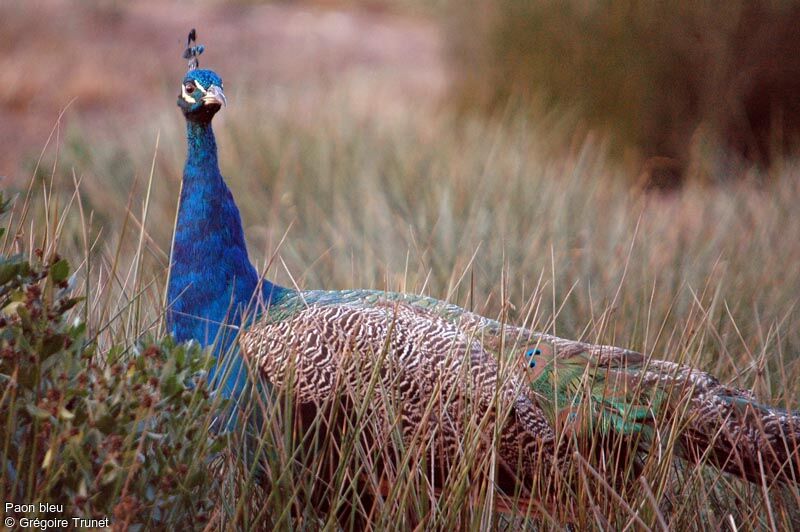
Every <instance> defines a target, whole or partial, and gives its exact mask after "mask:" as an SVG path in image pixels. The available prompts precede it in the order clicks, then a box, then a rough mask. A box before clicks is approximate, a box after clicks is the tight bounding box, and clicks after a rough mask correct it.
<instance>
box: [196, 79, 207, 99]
mask: <svg viewBox="0 0 800 532" xmlns="http://www.w3.org/2000/svg"><path fill="white" fill-rule="evenodd" d="M194 84H195V86H196V87H197V88H198V89H200V92H202V93H203V95H205V94H206V92H208V91H207V90H205V89H204V88H203V86H202V85H200V82H199V81H197V80H194Z"/></svg>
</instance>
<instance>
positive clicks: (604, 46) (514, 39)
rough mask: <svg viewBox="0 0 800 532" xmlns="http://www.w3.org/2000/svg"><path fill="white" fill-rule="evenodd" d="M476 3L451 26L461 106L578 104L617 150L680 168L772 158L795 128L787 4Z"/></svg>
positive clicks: (792, 8)
mask: <svg viewBox="0 0 800 532" xmlns="http://www.w3.org/2000/svg"><path fill="white" fill-rule="evenodd" d="M474 4H475V5H474V6H473V8H472V9H464V8H463V4H458V6H457V7H454V10H453V16H452V17H449V19H448V20H449V21H450V23H449V29H450V31H449V36H450V38H449V42H450V50H451V56H452V58H453V60H454V62H455V68H454V71H455V74H456V82H455V92H456V96H457V99H458V100H459V101H460V102H461V103H462V104H466V105H470V106H472V105H478V106H481V107H484V108H489V109H496V108H498V107H500V108H505V106H506V105H507V104H508V102H509V100H511V101H516V102H528V103H530V102H532V101H536V102H539V103H542V102H543V103H544V105H545V106H546V107H548V108H553V107H555V108H559V109H572V108H577V109H578V110H579V115H580V116H581V118H582V119H584V120H585V121H586V123H588V124H589V125H590V126H592V127H600V128H604V129H606V130H607V131H610V132H611V133H612V134H613V135H614V136H615V137H616V138H617V140H618V141H621V145H624V146H633V147H635V148H636V150H637V151H638V152H639V153H640V154H641V155H642V156H645V157H652V156H662V157H669V158H673V159H675V160H676V161H677V162H678V163H679V164H680V166H682V167H685V166H686V165H687V164H688V162H689V159H691V158H692V156H693V155H698V154H697V153H696V152H697V151H701V152H702V150H703V149H705V148H707V147H708V146H714V147H715V149H714V151H715V152H723V153H725V152H727V151H728V150H730V149H732V152H733V153H738V154H740V155H742V156H744V157H746V158H748V159H750V160H757V161H768V160H769V159H770V157H771V156H773V155H775V153H774V152H775V150H783V149H785V148H788V147H790V145H791V144H792V141H793V140H794V137H795V136H796V135H797V133H798V132H800V103H799V102H798V99H797V97H796V95H797V93H798V89H800V54H797V45H798V44H799V43H800V39H799V38H798V37H797V35H798V34H797V32H796V31H795V28H796V27H797V25H798V24H800V6H798V5H797V4H796V3H794V2H782V1H777V2H775V1H768V0H734V1H733V2H727V3H725V4H724V6H721V5H719V4H717V3H714V2H687V1H683V2H637V1H634V0H625V1H622V2H584V1H580V0H570V1H568V2H554V1H551V0H499V1H488V0H475V2H474ZM699 155H702V153H701V154H699ZM713 177H719V176H713Z"/></svg>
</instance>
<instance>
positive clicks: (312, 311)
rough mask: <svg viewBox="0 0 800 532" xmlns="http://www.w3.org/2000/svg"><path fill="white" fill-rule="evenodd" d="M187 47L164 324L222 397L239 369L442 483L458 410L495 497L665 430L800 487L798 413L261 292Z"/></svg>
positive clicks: (212, 91) (374, 295) (382, 302)
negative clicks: (425, 456) (208, 355)
mask: <svg viewBox="0 0 800 532" xmlns="http://www.w3.org/2000/svg"><path fill="white" fill-rule="evenodd" d="M194 41H195V33H194V30H192V32H191V33H190V36H189V48H188V49H187V51H186V54H185V57H187V58H189V59H190V68H189V71H188V72H187V74H186V76H185V77H184V78H183V81H182V83H181V87H180V94H179V96H178V100H177V103H178V106H179V107H180V109H181V111H182V112H183V115H184V117H185V119H186V128H187V140H188V155H187V159H186V165H185V168H184V172H183V183H182V189H181V194H180V203H179V209H178V216H177V222H176V228H175V235H174V242H173V249H172V255H171V273H170V278H169V283H168V310H167V321H168V324H169V328H170V331H171V332H172V334H173V335H174V336H175V337H176V338H177V339H178V340H189V339H192V340H195V341H198V342H200V343H202V344H203V345H213V346H214V353H215V356H217V358H218V360H221V359H222V358H223V357H222V354H223V353H225V352H228V351H234V352H235V354H234V355H233V356H232V357H229V359H230V360H232V363H231V366H230V367H224V368H223V367H222V366H221V364H217V367H215V368H214V369H213V370H212V372H211V376H210V381H211V382H212V384H213V385H214V386H215V387H216V388H217V389H218V390H220V393H222V394H223V395H224V396H225V397H233V398H236V397H237V394H240V393H241V390H242V388H243V386H244V385H245V384H246V383H247V380H248V376H247V373H246V371H244V367H245V364H244V361H248V362H249V363H250V364H251V365H252V366H253V367H255V368H257V369H258V372H259V373H260V375H261V377H263V378H265V379H266V381H268V382H269V383H270V384H271V385H272V386H273V387H275V388H277V389H291V390H292V394H293V395H294V397H295V398H296V402H297V404H299V405H304V406H307V407H310V408H312V409H320V408H324V407H325V405H329V404H331V402H335V401H336V400H337V398H346V400H347V401H349V403H348V404H349V405H351V407H353V408H356V409H361V411H366V412H368V413H369V415H370V416H371V418H370V419H372V420H373V421H374V422H373V423H372V429H371V431H370V435H369V437H370V438H371V439H372V443H373V444H374V445H377V446H387V447H390V446H392V445H395V446H398V445H403V444H409V443H410V442H412V441H416V442H419V441H424V442H427V443H426V444H425V445H427V448H430V449H431V455H430V456H431V458H430V460H431V461H432V462H435V463H436V470H437V471H438V472H439V474H441V475H446V474H447V472H448V467H449V465H450V464H452V463H454V460H455V457H457V455H458V453H459V452H460V451H459V449H460V448H461V446H462V444H463V442H464V440H465V438H467V437H472V432H470V430H471V429H470V428H469V427H468V424H469V421H468V420H467V419H465V416H464V412H466V411H470V412H473V413H476V414H477V416H478V418H479V419H480V420H481V423H480V424H479V426H480V430H481V431H482V434H480V435H479V436H480V437H479V440H481V441H483V442H484V443H481V444H480V445H483V446H485V448H486V451H487V453H489V454H490V455H491V456H494V457H496V460H497V463H498V468H497V469H498V477H501V478H502V479H504V481H503V482H500V484H501V485H505V486H507V487H509V488H508V489H516V488H514V486H519V485H525V484H526V482H527V483H528V485H530V484H531V480H530V479H535V478H539V479H541V478H542V477H543V474H542V473H541V472H542V471H543V470H544V469H543V467H545V466H546V465H548V464H549V466H550V467H561V466H563V465H564V464H565V462H568V461H570V460H573V459H575V457H574V453H573V452H572V451H570V449H576V448H582V447H581V445H582V444H584V447H586V445H585V444H587V442H588V446H589V447H592V442H593V441H595V440H597V439H598V438H600V439H601V440H604V441H607V442H616V443H615V445H617V444H619V442H626V444H625V447H626V448H628V449H631V450H632V455H633V456H635V455H637V454H639V455H640V454H641V453H648V452H661V451H662V450H663V446H664V444H665V442H663V441H662V438H663V434H664V433H665V432H667V431H665V430H663V429H664V428H665V427H670V429H671V430H670V431H669V433H670V434H672V435H677V441H675V442H674V443H675V446H674V449H675V453H676V454H677V455H678V456H679V457H680V458H682V459H683V460H684V461H685V462H687V463H690V464H691V463H698V462H701V461H702V462H703V463H710V464H713V465H715V466H716V467H718V468H719V469H721V470H723V471H725V472H728V473H731V474H733V475H737V476H739V477H742V478H744V479H748V480H750V481H753V482H762V481H763V479H769V480H772V479H777V480H780V481H784V482H798V483H800V413H793V412H789V411H785V410H782V409H780V408H774V407H770V406H767V405H763V404H760V403H758V402H757V401H756V400H755V398H754V396H753V394H752V393H750V392H749V391H745V390H739V389H735V388H732V387H729V386H726V385H723V384H722V383H720V381H719V380H718V379H716V378H715V377H713V376H712V375H710V374H708V373H705V372H703V371H700V370H698V369H695V368H692V367H688V366H686V365H681V364H677V363H673V362H667V361H659V360H652V359H649V358H648V357H645V356H643V355H642V354H640V353H637V352H634V351H631V350H627V349H622V348H619V347H614V346H607V345H593V344H589V343H584V342H579V341H572V340H567V339H562V338H558V337H555V336H552V335H548V334H543V333H537V332H534V331H531V330H528V329H526V328H524V327H517V326H513V325H510V324H507V323H502V322H500V321H497V320H493V319H490V318H486V317H483V316H481V315H478V314H476V313H473V312H470V311H467V310H465V309H463V308H460V307H458V306H456V305H454V304H450V303H447V302H444V301H440V300H437V299H434V298H431V297H427V296H422V295H413V294H403V293H395V292H384V291H379V290H342V291H327V290H299V289H294V288H287V287H282V286H279V285H277V284H273V283H271V282H270V281H268V280H266V279H262V278H260V277H259V275H258V274H257V272H256V270H255V268H254V267H253V265H252V263H251V262H250V259H249V256H248V252H247V247H246V244H245V239H244V234H243V229H242V225H241V219H240V215H239V212H238V209H237V207H236V204H235V202H234V199H233V197H232V195H231V192H230V190H229V189H228V187H227V185H226V184H225V180H224V178H223V177H222V175H221V174H220V171H219V167H218V163H217V145H216V142H215V138H214V132H213V129H212V125H211V123H212V119H213V117H214V116H215V114H216V113H217V112H219V111H220V109H221V108H222V107H223V106H225V104H226V100H225V96H224V93H223V83H222V79H221V78H220V76H219V75H217V74H216V73H215V72H213V71H211V70H204V69H200V68H199V65H198V61H197V56H198V55H199V54H200V53H201V52H202V47H201V46H196V45H195V44H194ZM367 394H369V395H367ZM364 397H369V398H370V399H369V401H368V404H364V399H363V398H364ZM398 431H399V435H400V436H399V437H400V442H399V443H398V440H397V434H398ZM565 442H573V443H574V442H578V444H579V445H578V447H570V445H568V444H566V443H565ZM581 442H583V443H582V444H581ZM544 476H546V475H544Z"/></svg>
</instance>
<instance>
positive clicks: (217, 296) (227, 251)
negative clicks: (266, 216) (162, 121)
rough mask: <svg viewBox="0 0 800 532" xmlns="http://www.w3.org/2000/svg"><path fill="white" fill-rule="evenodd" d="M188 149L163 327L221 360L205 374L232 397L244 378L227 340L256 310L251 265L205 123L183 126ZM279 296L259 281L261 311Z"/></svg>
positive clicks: (255, 284) (255, 278)
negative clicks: (206, 348)
mask: <svg viewBox="0 0 800 532" xmlns="http://www.w3.org/2000/svg"><path fill="white" fill-rule="evenodd" d="M186 125H187V139H188V144H189V150H188V155H187V158H186V166H185V167H184V170H183V186H182V188H181V198H180V205H179V206H178V220H177V225H176V227H175V237H174V240H173V247H172V259H171V265H170V267H171V270H170V279H169V286H168V287H167V304H168V309H167V323H168V326H169V329H170V331H171V332H172V334H173V335H174V336H175V338H176V339H177V340H178V341H185V340H190V339H193V340H196V341H198V342H200V344H201V345H204V346H208V345H214V356H215V357H216V358H217V361H219V359H220V357H221V356H223V355H225V354H226V353H228V351H231V353H230V356H227V355H226V356H225V360H226V363H225V364H224V365H220V364H219V363H218V364H216V365H215V367H214V368H213V369H212V370H211V371H210V375H209V382H211V383H212V386H214V387H216V388H218V389H221V390H222V393H223V394H224V396H225V397H232V396H234V397H235V396H236V395H237V394H238V393H240V392H241V390H242V389H243V388H244V386H245V384H246V383H247V375H246V372H245V371H244V369H243V368H242V364H241V362H242V361H241V357H240V356H239V354H238V352H236V353H234V352H232V351H233V350H235V349H236V346H235V345H234V340H235V337H236V335H237V332H238V331H237V329H238V326H239V325H241V324H242V317H243V315H244V314H245V311H246V310H248V309H256V308H257V305H256V303H257V301H256V297H254V296H255V295H256V294H255V292H256V289H257V287H258V281H259V279H258V275H257V273H256V270H255V268H254V267H253V265H252V264H251V263H250V258H249V257H248V255H247V246H246V245H245V241H244V232H243V230H242V221H241V218H240V216H239V209H238V208H237V207H236V204H235V203H234V201H233V196H232V195H231V192H230V190H229V189H228V187H227V185H226V184H225V181H224V179H223V177H222V175H221V174H220V172H219V166H218V164H217V144H216V141H215V140H214V132H213V131H212V129H211V123H210V122H195V121H191V120H187V122H186ZM285 291H286V289H284V288H281V287H279V286H276V285H273V284H272V283H270V282H269V281H267V280H263V281H262V293H261V295H262V296H263V302H264V304H265V306H266V305H268V304H269V303H271V302H274V301H275V300H276V299H277V298H279V297H280V296H282V295H283V293H284V292H285Z"/></svg>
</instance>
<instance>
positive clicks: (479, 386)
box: [241, 290, 800, 482]
mask: <svg viewBox="0 0 800 532" xmlns="http://www.w3.org/2000/svg"><path fill="white" fill-rule="evenodd" d="M241 344H242V348H243V351H244V353H245V355H246V356H247V357H250V358H251V359H252V360H253V361H254V362H255V363H256V364H257V366H258V367H259V369H260V370H261V371H262V372H263V374H264V375H265V376H267V378H268V379H269V380H270V381H271V382H273V383H274V384H276V385H277V386H285V385H286V384H287V375H291V376H292V379H294V381H293V384H294V386H295V388H294V392H295V393H296V395H297V397H298V400H299V402H301V403H307V404H314V405H321V404H323V403H325V402H326V401H331V400H332V398H333V397H334V396H336V394H340V393H343V390H342V388H341V385H342V383H350V387H351V389H350V391H349V392H348V391H347V390H345V391H344V393H352V394H353V396H354V397H363V396H364V395H363V394H364V390H363V389H359V390H358V391H354V390H353V389H352V383H355V382H360V383H368V382H371V376H372V375H373V374H374V373H375V372H376V371H377V373H378V374H380V386H378V387H375V386H373V387H372V388H371V389H370V391H371V393H374V394H375V395H376V396H375V398H374V403H376V404H378V405H380V404H382V403H383V402H384V401H385V400H386V397H385V394H386V393H389V394H390V395H391V396H392V397H393V401H395V402H398V404H400V405H402V412H401V414H400V416H399V417H400V420H399V423H400V425H401V426H402V427H403V430H404V431H405V432H404V434H405V436H406V438H409V439H410V438H412V436H414V435H415V434H416V433H415V430H419V427H420V426H423V425H430V426H434V425H435V426H436V427H437V429H438V430H439V431H440V432H439V433H438V435H437V438H438V439H437V441H436V442H433V445H434V447H435V448H437V449H439V450H440V454H441V455H442V456H455V454H457V448H458V442H459V441H461V439H462V438H463V436H464V434H463V429H464V427H463V426H461V425H460V424H459V423H457V422H452V423H449V424H447V423H444V420H454V419H457V418H458V412H459V411H460V410H462V409H463V408H464V404H463V401H462V402H459V401H456V400H451V401H450V402H448V400H447V398H451V399H452V398H454V397H461V398H463V397H465V396H470V397H472V399H473V400H474V401H476V404H475V405H474V407H473V408H474V409H477V410H479V411H483V412H489V413H491V415H490V417H491V416H496V417H492V418H491V419H488V420H487V428H486V431H487V434H492V430H491V427H494V426H495V424H496V423H499V426H498V427H497V428H498V429H499V432H500V434H501V436H500V438H499V442H498V448H499V457H500V459H501V460H502V462H503V464H504V466H505V467H506V468H507V469H509V470H514V469H515V467H516V466H515V464H516V465H519V464H522V465H523V472H524V469H525V468H528V472H529V473H530V474H534V473H535V472H534V470H535V469H536V468H541V466H542V463H543V460H544V461H549V462H550V463H556V462H558V461H559V460H563V459H564V457H563V456H560V455H559V446H560V443H559V438H558V437H557V435H558V434H568V435H569V436H570V437H571V438H574V439H575V440H577V441H584V442H586V441H589V442H591V441H593V440H595V439H597V438H598V437H601V436H610V435H613V436H616V437H623V438H627V440H628V441H629V443H630V444H631V446H632V447H633V448H634V449H635V451H636V452H638V453H649V452H658V451H659V449H660V448H662V447H663V446H665V445H667V443H668V442H667V441H663V442H662V441H660V440H659V439H660V438H665V434H666V433H668V432H669V431H666V430H660V429H663V428H665V427H666V428H669V427H673V428H674V430H675V431H677V434H678V435H679V441H678V446H677V453H678V456H680V457H681V458H684V459H686V460H687V461H689V462H691V463H700V462H703V461H707V462H708V463H710V464H713V465H715V466H717V467H719V468H720V469H722V470H724V471H726V472H729V473H732V474H735V475H738V476H740V477H743V478H746V479H748V480H751V481H754V482H760V481H761V479H762V475H766V476H767V477H768V478H779V479H782V480H786V479H788V480H794V481H797V480H800V458H799V456H800V451H798V450H799V449H800V415H798V414H796V413H791V412H786V411H784V410H781V409H777V408H771V407H767V406H765V405H762V404H759V403H758V402H757V401H756V400H755V398H754V397H753V396H752V394H751V393H750V392H747V391H743V390H738V389H735V388H731V387H727V386H724V385H723V384H721V383H720V382H719V381H718V380H717V379H716V378H714V377H713V376H711V375H709V374H708V373H705V372H702V371H699V370H696V369H693V368H691V367H689V366H685V365H681V364H676V363H672V362H666V361H657V360H649V359H647V358H646V357H644V356H643V355H641V354H640V353H637V352H634V351H630V350H626V349H621V348H617V347H613V346H604V345H592V344H587V343H583V342H576V341H571V340H566V339H562V338H557V337H554V336H551V335H546V334H538V333H534V332H532V331H528V330H526V329H524V328H520V327H514V326H508V325H505V324H502V323H500V322H498V321H496V320H491V319H488V318H485V317H482V316H480V315H477V314H475V313H472V312H469V311H467V310H464V309H462V308H460V307H458V306H456V305H453V304H449V303H445V302H442V301H439V300H436V299H433V298H430V297H426V296H417V295H409V294H400V293H394V292H381V291H375V290H345V291H319V290H315V291H305V292H294V293H290V294H286V295H285V297H284V298H283V299H281V300H279V301H277V302H276V303H274V304H273V305H272V306H270V307H269V308H268V309H266V312H265V313H264V317H263V318H262V319H261V320H260V321H259V322H257V323H256V324H255V325H254V326H253V327H252V328H250V329H249V330H248V331H246V332H245V333H244V334H243V336H242V339H241ZM503 345H505V346H506V352H505V353H503V352H502V346H503ZM509 356H510V357H511V359H512V361H513V363H512V364H508V365H507V367H503V364H502V360H503V359H504V358H508V357H509ZM354 357H355V358H358V359H359V363H358V364H354V363H353V358H354ZM387 391H389V392H387ZM442 404H444V405H446V407H441V406H440V405H442ZM432 405H434V407H432ZM440 410H441V411H440ZM503 412H504V413H505V414H502V415H501V413H503ZM377 414H378V417H379V418H381V419H382V420H383V422H384V423H385V424H386V427H389V426H392V424H393V423H397V422H398V420H396V419H394V420H393V419H389V418H388V417H387V416H388V414H389V413H388V412H386V411H385V409H381V408H378V412H377ZM386 427H384V429H381V431H383V434H382V436H379V438H381V437H383V438H384V440H385V441H384V440H381V441H384V443H386V444H387V445H388V436H387V434H386V433H385V432H386V430H388V429H387V428H386ZM673 434H674V432H673ZM417 437H418V435H417ZM409 441H410V440H409Z"/></svg>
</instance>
